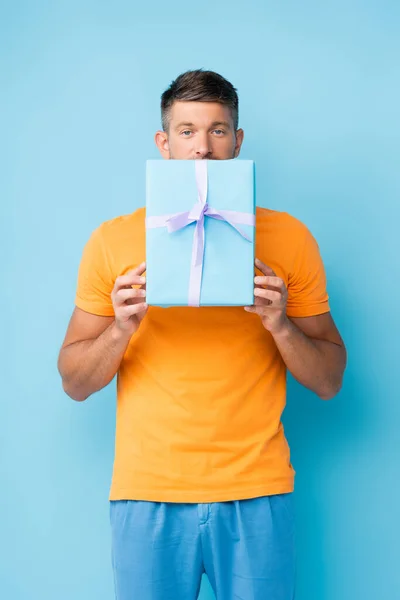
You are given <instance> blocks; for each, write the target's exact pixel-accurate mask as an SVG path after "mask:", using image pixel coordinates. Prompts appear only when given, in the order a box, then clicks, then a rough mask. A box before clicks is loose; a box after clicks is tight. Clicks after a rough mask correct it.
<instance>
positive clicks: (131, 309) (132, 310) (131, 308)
mask: <svg viewBox="0 0 400 600" xmlns="http://www.w3.org/2000/svg"><path fill="white" fill-rule="evenodd" d="M147 309H148V305H147V304H146V302H139V303H137V304H125V305H124V306H121V307H120V308H119V311H118V316H119V318H122V319H129V317H132V316H133V315H137V314H139V313H141V312H145V311H146V310H147Z"/></svg>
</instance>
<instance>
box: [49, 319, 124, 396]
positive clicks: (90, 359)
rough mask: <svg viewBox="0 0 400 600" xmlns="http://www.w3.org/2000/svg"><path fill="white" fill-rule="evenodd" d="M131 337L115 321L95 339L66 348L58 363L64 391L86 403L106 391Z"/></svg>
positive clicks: (61, 353) (62, 351)
mask: <svg viewBox="0 0 400 600" xmlns="http://www.w3.org/2000/svg"><path fill="white" fill-rule="evenodd" d="M130 337H131V336H130V335H128V334H126V333H125V332H121V331H119V330H118V329H117V327H116V326H115V321H114V322H113V323H111V325H110V326H109V327H107V329H106V330H105V331H103V333H102V334H101V335H99V337H98V338H96V339H93V340H83V341H80V342H75V343H73V344H69V345H68V346H65V347H64V348H63V349H62V350H61V352H60V356H59V359H58V370H59V372H60V374H61V377H62V382H63V388H64V391H65V392H66V393H67V394H68V396H70V397H71V398H73V399H74V400H78V401H82V400H86V398H88V397H89V396H90V395H91V394H93V393H94V392H97V391H99V390H101V389H102V388H103V387H105V386H106V385H107V384H108V383H110V381H111V380H112V378H113V377H114V375H115V374H116V372H117V371H118V368H119V365H120V364H121V360H122V358H123V356H124V354H125V351H126V348H127V346H128V343H129V340H130Z"/></svg>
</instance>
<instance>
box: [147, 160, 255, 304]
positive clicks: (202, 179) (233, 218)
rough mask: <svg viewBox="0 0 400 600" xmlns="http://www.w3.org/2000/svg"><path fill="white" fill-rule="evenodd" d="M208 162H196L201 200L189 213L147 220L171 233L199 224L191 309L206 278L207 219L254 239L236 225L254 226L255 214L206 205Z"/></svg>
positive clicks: (192, 265) (195, 241)
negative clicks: (224, 223) (205, 246)
mask: <svg viewBox="0 0 400 600" xmlns="http://www.w3.org/2000/svg"><path fill="white" fill-rule="evenodd" d="M207 162H208V161H207V160H195V161H194V163H195V171H196V185H197V192H198V201H197V202H196V203H195V204H194V206H193V207H192V209H191V210H190V211H188V212H180V213H176V214H174V215H163V216H159V217H147V219H146V226H147V227H148V228H155V227H167V231H168V233H174V232H175V231H179V230H180V229H183V228H184V227H187V226H188V225H191V224H192V223H196V227H195V230H194V236H193V246H192V261H191V268H190V279H189V302H188V304H189V306H200V292H201V281H202V277H203V261H204V242H205V232H204V218H205V217H210V218H211V219H217V220H219V221H225V222H226V223H228V224H229V225H230V226H231V227H233V228H234V229H236V231H237V232H238V233H239V234H240V235H241V236H242V237H243V238H244V239H245V240H247V241H248V242H251V238H250V237H249V236H248V235H246V233H245V232H243V231H242V230H241V229H239V227H237V225H251V226H253V227H254V226H255V216H254V214H253V213H245V212H238V211H234V210H216V209H214V208H212V207H210V206H209V205H208V203H207Z"/></svg>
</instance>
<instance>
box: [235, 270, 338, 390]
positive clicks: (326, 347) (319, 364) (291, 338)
mask: <svg viewBox="0 0 400 600" xmlns="http://www.w3.org/2000/svg"><path fill="white" fill-rule="evenodd" d="M255 265H256V267H257V268H258V269H259V270H260V271H261V272H262V274H263V275H262V276H257V277H255V279H254V282H255V288H254V297H255V303H254V305H253V306H246V307H245V310H247V311H248V312H253V313H256V314H258V315H259V317H260V318H261V321H262V324H263V325H264V327H265V329H266V330H267V331H269V332H270V333H271V335H272V336H273V338H274V340H275V343H276V345H277V348H278V350H279V352H280V354H281V356H282V359H283V360H284V362H285V364H286V366H287V368H288V370H289V371H290V372H291V374H292V375H293V377H295V379H297V381H299V382H300V383H301V384H302V385H304V386H305V387H307V388H308V389H310V390H312V391H313V392H315V393H316V394H317V395H318V396H319V397H320V398H322V399H323V400H330V399H331V398H333V397H334V396H335V395H336V394H337V393H338V392H339V390H340V388H341V385H342V379H343V373H344V370H345V367H346V358H347V357H346V349H345V347H344V343H343V340H342V338H341V337H340V334H339V332H338V330H337V328H336V325H335V323H334V321H333V319H332V317H331V315H330V313H325V314H322V315H318V316H313V317H303V318H291V319H289V318H288V317H287V315H286V305H287V299H288V292H287V289H286V286H285V283H284V281H283V280H282V279H281V278H280V277H277V276H276V274H275V273H274V271H273V270H272V269H271V268H270V267H268V266H267V265H265V264H264V263H263V262H261V261H260V260H258V259H256V263H255Z"/></svg>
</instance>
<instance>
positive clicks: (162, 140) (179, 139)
mask: <svg viewBox="0 0 400 600" xmlns="http://www.w3.org/2000/svg"><path fill="white" fill-rule="evenodd" d="M242 141H243V130H242V129H238V130H237V131H235V130H234V127H233V119H232V115H231V111H230V109H229V107H227V106H224V105H223V104H219V103H218V102H192V101H190V102H181V101H179V102H174V104H173V105H172V107H171V113H170V122H169V130H168V132H164V131H157V133H156V135H155V142H156V144H157V147H158V149H159V150H160V152H161V155H162V157H163V158H165V159H181V160H188V159H210V160H226V159H229V158H236V157H237V156H238V155H239V152H240V147H241V145H242Z"/></svg>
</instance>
